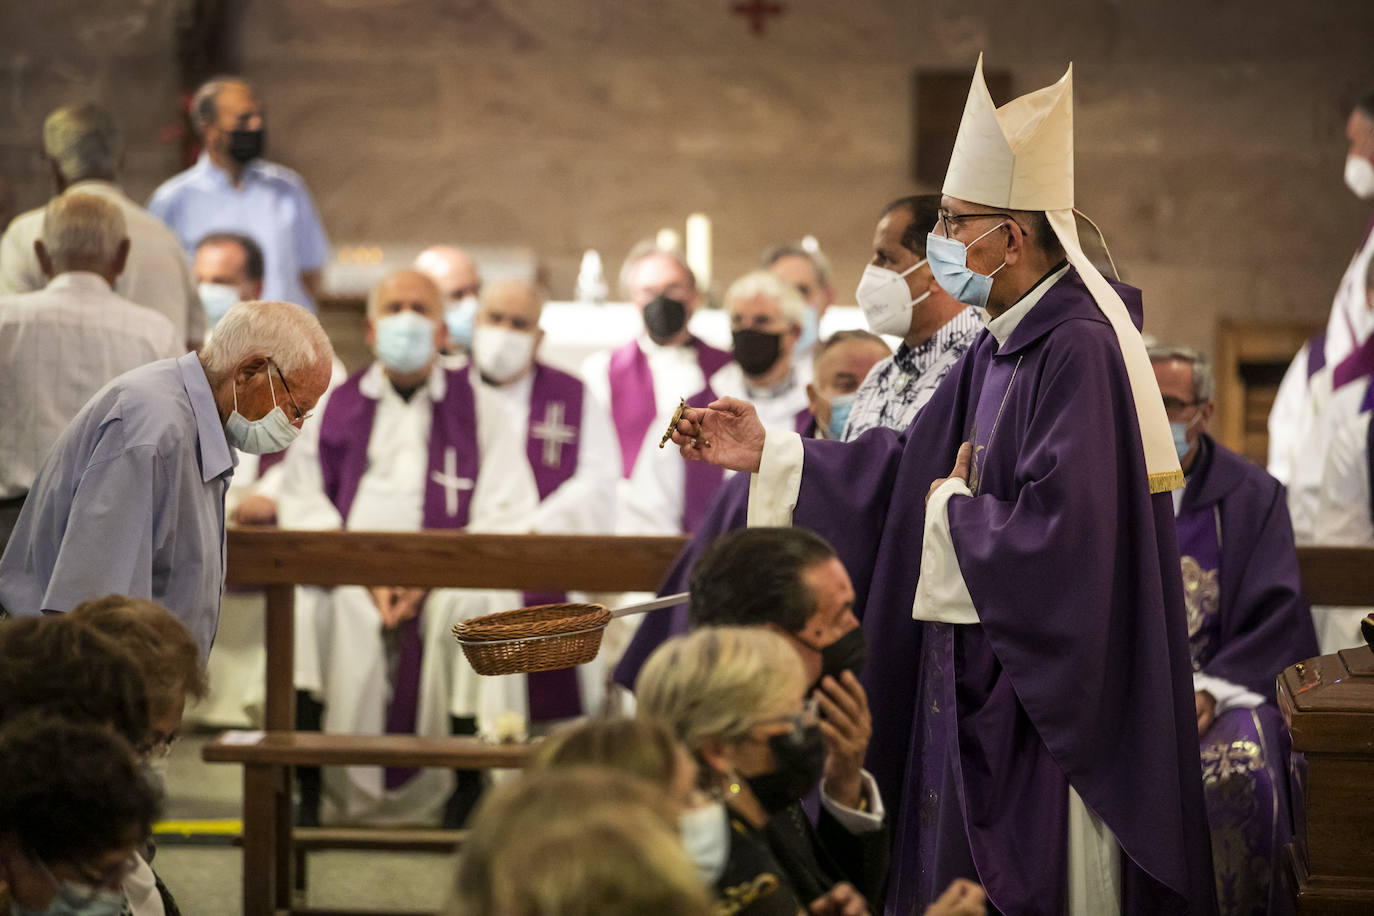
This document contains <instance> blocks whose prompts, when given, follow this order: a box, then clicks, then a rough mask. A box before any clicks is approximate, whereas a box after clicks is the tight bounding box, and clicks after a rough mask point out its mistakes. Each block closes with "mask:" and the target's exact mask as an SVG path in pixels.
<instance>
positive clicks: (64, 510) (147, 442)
mask: <svg viewBox="0 0 1374 916" xmlns="http://www.w3.org/2000/svg"><path fill="white" fill-rule="evenodd" d="M333 355H334V350H333V348H332V347H331V346H330V344H329V338H328V337H327V336H326V335H325V333H324V329H323V328H322V327H320V323H319V322H318V321H317V320H316V319H315V318H314V316H312V315H311V314H310V313H309V312H307V311H306V310H305V309H303V308H301V307H300V306H298V305H292V304H290V303H287V302H245V303H240V304H239V305H237V306H234V307H233V308H231V309H230V310H229V311H228V313H227V314H226V315H225V316H224V320H223V321H221V322H220V326H219V328H218V329H217V332H216V334H215V338H214V340H212V341H211V342H210V343H209V345H207V346H206V347H205V349H204V350H202V351H201V352H200V353H199V354H195V353H188V354H186V355H185V356H182V357H180V358H177V359H164V360H159V361H158V362H154V363H149V364H148V365H146V366H141V367H139V368H137V369H134V370H132V371H130V372H126V373H125V374H124V375H121V376H119V377H118V378H116V379H115V380H114V381H112V382H111V383H110V384H108V385H106V386H105V387H104V388H102V389H101V390H100V391H99V392H97V393H96V394H95V396H94V397H92V398H91V400H90V401H88V402H87V403H86V406H85V407H83V408H82V409H81V412H80V413H78V414H77V415H76V417H75V418H74V419H73V420H72V422H71V424H70V425H69V426H68V427H67V429H66V430H65V431H64V432H63V433H62V435H61V437H60V438H59V439H58V440H57V442H56V444H55V445H54V446H53V448H52V451H51V452H49V454H48V459H47V461H46V462H45V463H44V465H43V468H42V470H41V471H39V473H38V477H37V479H36V480H35V481H34V484H33V488H32V489H31V490H30V491H29V496H28V499H27V501H26V502H25V503H24V510H23V512H22V513H21V514H20V516H19V521H18V523H17V525H16V526H15V531H14V535H13V537H12V539H11V542H10V545H9V549H8V550H6V551H5V556H4V558H3V559H0V604H2V605H3V606H4V607H5V608H6V609H7V610H8V611H9V613H11V614H16V615H32V614H37V613H39V612H40V611H68V610H71V609H72V608H73V607H75V606H76V605H78V604H80V603H81V602H82V601H86V600H88V599H90V598H98V597H100V596H102V595H108V594H110V593H111V592H115V593H119V594H124V595H131V596H134V597H138V598H147V599H150V600H152V601H155V602H157V603H158V604H161V605H163V606H164V607H166V608H168V609H169V610H170V611H171V612H172V613H173V614H175V615H176V616H177V617H178V618H180V620H181V621H182V622H183V623H185V624H186V626H187V627H188V628H189V629H190V630H191V633H192V635H193V636H195V638H196V644H197V645H198V646H199V648H200V653H201V658H202V659H204V658H205V657H206V656H208V655H209V653H210V644H211V643H212V642H213V640H214V636H215V626H216V623H217V622H218V619H219V606H220V592H221V589H222V587H223V585H224V494H225V491H226V490H227V489H228V487H229V480H230V478H231V477H232V475H233V472H234V459H233V452H232V450H231V446H232V447H233V448H238V449H240V450H242V451H245V452H252V453H255V454H260V453H263V452H271V451H277V450H279V449H283V448H285V447H286V446H287V445H289V444H290V443H291V441H292V440H293V439H295V437H296V435H297V433H298V432H299V431H300V426H301V422H302V421H303V420H304V419H305V417H306V415H307V414H308V413H309V412H310V410H311V408H313V407H314V406H315V402H316V401H317V400H318V399H319V397H320V395H321V394H322V393H323V392H324V390H325V386H326V385H327V384H328V383H329V368H330V361H331V359H332V358H333Z"/></svg>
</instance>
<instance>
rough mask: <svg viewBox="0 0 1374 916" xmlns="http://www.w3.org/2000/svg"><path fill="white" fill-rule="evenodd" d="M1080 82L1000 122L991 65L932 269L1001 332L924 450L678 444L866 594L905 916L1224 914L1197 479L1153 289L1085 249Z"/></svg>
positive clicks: (716, 435)
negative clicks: (1152, 350) (805, 534)
mask: <svg viewBox="0 0 1374 916" xmlns="http://www.w3.org/2000/svg"><path fill="white" fill-rule="evenodd" d="M1071 85H1072V84H1071V72H1070V73H1066V74H1065V75H1064V77H1063V78H1062V79H1061V80H1060V81H1059V82H1058V83H1056V84H1054V85H1052V86H1049V87H1046V88H1044V89H1041V90H1038V91H1036V92H1034V93H1031V94H1029V95H1027V96H1024V97H1022V98H1019V99H1015V100H1013V101H1011V102H1009V103H1008V104H1006V105H1004V106H1002V107H1001V108H997V107H996V106H995V105H994V104H993V102H992V98H991V96H990V95H989V93H988V90H987V86H986V84H985V83H984V81H983V76H982V62H981V60H980V61H979V65H978V67H977V69H976V70H975V72H974V79H973V86H972V88H971V90H970V92H969V97H968V102H967V105H966V107H965V109H964V116H963V121H962V123H961V125H960V129H959V133H958V136H957V139H956V141H955V145H954V152H953V155H952V157H951V159H950V165H949V171H948V173H947V174H946V177H945V184H944V189H943V191H944V196H943V198H942V200H941V209H942V213H941V215H940V219H939V221H938V223H937V226H936V228H935V231H933V232H932V233H931V234H930V236H929V237H928V238H927V240H926V253H927V256H928V257H929V258H930V262H931V267H932V272H933V274H934V276H935V280H936V282H937V283H939V284H940V286H941V287H943V288H944V290H945V291H946V292H947V293H949V294H950V295H951V296H952V297H954V298H955V299H957V300H958V301H960V302H963V303H966V304H968V305H979V306H985V307H986V308H987V310H988V314H989V316H990V321H989V324H988V329H987V333H985V334H982V335H980V336H979V338H978V340H977V342H976V343H975V345H974V346H973V348H972V349H971V350H970V351H969V352H968V354H967V355H966V356H965V357H964V359H963V360H962V361H961V362H960V364H959V366H958V368H957V369H956V370H955V371H954V372H952V373H951V374H950V375H948V376H946V378H945V380H944V381H943V382H942V383H941V385H940V387H939V388H938V389H937V390H936V392H935V394H934V395H933V396H932V398H931V400H930V401H929V402H927V404H926V406H925V407H924V408H922V410H921V411H920V412H919V413H918V414H917V416H916V419H915V420H914V421H913V422H912V424H911V426H910V427H908V428H907V430H906V431H905V432H904V433H901V434H898V433H895V432H892V431H890V430H883V429H879V430H874V431H872V432H870V433H869V434H867V435H865V436H863V437H861V438H860V439H858V440H856V441H854V442H847V443H834V442H822V441H815V440H805V441H804V440H802V439H801V438H800V437H798V436H797V435H796V434H795V433H790V432H788V431H785V430H768V431H767V433H766V434H765V431H764V429H763V427H762V426H761V425H760V424H759V423H758V421H757V419H756V417H755V415H754V413H753V411H752V409H751V408H749V406H748V405H747V404H745V403H743V402H740V401H733V400H729V399H725V400H722V401H719V402H717V403H716V404H714V405H712V406H710V407H707V408H704V409H693V410H688V411H686V412H685V414H684V417H683V419H682V421H681V422H680V423H679V425H678V429H677V432H676V433H675V434H674V441H676V442H677V443H678V445H679V447H680V448H681V450H682V452H683V454H684V456H685V457H687V458H689V459H690V460H703V461H709V462H712V463H715V464H720V465H723V466H725V467H731V468H734V469H736V470H747V471H751V472H753V473H754V474H755V475H756V477H755V478H754V480H753V484H754V486H753V487H752V488H751V493H750V497H751V498H750V500H749V522H750V524H752V525H789V524H797V525H801V526H805V527H809V528H812V529H813V530H815V531H817V532H818V533H820V534H821V535H823V536H825V537H826V538H827V539H828V540H830V541H831V543H833V544H834V545H835V547H836V549H837V553H838V555H839V557H840V559H841V561H842V562H843V563H844V565H845V567H846V568H847V569H848V570H849V572H850V575H851V576H852V577H853V579H854V581H856V582H866V583H867V590H866V591H867V594H866V597H865V599H864V602H863V605H862V607H861V609H860V612H859V614H858V616H859V617H860V619H861V620H862V622H863V627H864V631H865V634H866V635H867V637H868V644H869V646H870V647H871V651H870V652H869V654H868V655H869V657H868V659H867V661H866V663H865V667H864V677H863V682H864V686H865V688H866V689H867V692H868V695H869V696H870V697H871V698H873V740H872V742H871V744H870V749H869V753H868V757H867V764H866V765H867V768H868V769H869V770H870V771H872V773H873V775H874V776H875V778H876V779H877V781H878V785H879V786H880V788H881V789H882V792H883V797H884V800H885V801H886V802H887V803H888V805H889V807H890V808H895V809H896V815H895V817H894V820H893V830H894V834H895V839H894V847H893V855H894V859H895V865H894V868H893V871H892V875H893V884H892V886H891V887H890V888H889V891H888V905H889V907H891V908H892V909H891V911H893V912H911V911H912V909H913V907H915V906H917V905H926V904H929V903H931V902H932V901H933V900H934V899H935V897H936V896H937V895H938V893H939V891H940V890H941V889H942V888H943V887H945V886H946V885H947V884H949V883H950V881H952V880H954V879H956V878H967V879H971V880H975V881H977V882H979V883H980V884H982V885H983V886H984V887H985V889H986V891H987V897H988V902H989V904H990V905H991V906H992V907H995V908H996V909H997V910H998V911H999V912H1037V913H1039V912H1043V913H1062V912H1075V913H1077V912H1084V913H1101V914H1113V913H1147V912H1148V913H1179V914H1181V913H1207V912H1213V911H1214V910H1215V906H1216V903H1215V896H1216V894H1215V890H1214V887H1213V884H1212V869H1211V852H1210V849H1209V844H1208V837H1207V820H1206V814H1205V811H1204V803H1203V795H1202V780H1201V776H1200V773H1201V763H1200V759H1199V755H1198V747H1197V726H1196V723H1195V718H1194V704H1193V703H1192V702H1191V700H1192V699H1193V684H1192V665H1191V660H1190V658H1189V653H1188V630H1187V621H1186V617H1185V613H1184V607H1183V589H1182V584H1181V581H1180V576H1179V569H1178V560H1177V557H1178V552H1177V551H1178V546H1177V542H1176V540H1175V537H1174V525H1173V517H1172V516H1173V505H1172V501H1171V499H1170V497H1169V496H1168V493H1169V491H1171V490H1173V489H1176V488H1177V487H1179V486H1180V485H1182V483H1183V472H1182V471H1181V470H1180V468H1179V461H1178V455H1177V453H1176V452H1175V450H1174V447H1173V441H1172V437H1171V435H1170V432H1169V424H1168V420H1167V418H1166V416H1165V412H1164V407H1163V404H1162V403H1161V400H1160V394H1159V387H1158V385H1157V384H1156V382H1155V378H1154V373H1153V372H1152V371H1151V368H1150V361H1149V358H1148V356H1147V355H1146V352H1145V347H1144V344H1143V343H1142V342H1141V339H1140V334H1139V332H1138V330H1137V327H1138V325H1139V322H1140V320H1141V318H1142V316H1141V312H1140V298H1139V292H1138V291H1137V290H1133V289H1131V288H1130V287H1126V286H1124V285H1119V284H1118V285H1113V284H1110V283H1108V281H1107V280H1106V279H1104V278H1103V277H1102V275H1101V274H1100V273H1099V272H1098V271H1097V269H1096V268H1094V267H1093V265H1092V263H1091V262H1090V261H1089V260H1088V258H1087V257H1086V255H1084V253H1083V251H1082V248H1081V247H1080V245H1079V242H1078V236H1077V231H1076V228H1075V224H1074V214H1073V202H1074V200H1073V199H1074V184H1073V126H1072V125H1073V114H1072V94H1071ZM1128 305H1129V306H1130V308H1128ZM951 466H952V467H953V470H951ZM1142 799H1149V804H1148V805H1142V803H1141V800H1142Z"/></svg>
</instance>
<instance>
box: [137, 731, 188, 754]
mask: <svg viewBox="0 0 1374 916" xmlns="http://www.w3.org/2000/svg"><path fill="white" fill-rule="evenodd" d="M180 737H181V736H180V735H179V734H177V733H176V732H172V733H171V734H170V735H165V734H163V733H162V732H160V731H156V730H154V731H153V732H152V734H150V735H149V736H148V737H147V738H145V739H144V740H143V741H140V742H139V743H138V745H137V746H136V747H135V748H134V750H136V751H138V754H139V756H140V757H148V758H155V759H159V760H160V759H162V758H163V757H166V756H168V755H169V754H171V753H172V745H174V744H176V743H177V739H179V738H180Z"/></svg>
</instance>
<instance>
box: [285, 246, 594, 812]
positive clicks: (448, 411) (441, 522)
mask: <svg viewBox="0 0 1374 916" xmlns="http://www.w3.org/2000/svg"><path fill="white" fill-rule="evenodd" d="M542 304H543V303H542V300H541V299H540V297H539V296H538V295H537V293H535V292H534V291H533V289H532V288H531V287H529V286H528V285H527V284H506V285H502V286H498V287H495V288H493V289H492V290H490V291H489V292H488V295H487V298H486V302H485V304H484V306H483V308H482V310H481V311H480V312H479V314H478V318H477V325H476V330H475V335H474V341H473V344H474V350H473V362H472V363H471V364H469V365H467V366H465V367H463V368H462V369H457V370H453V369H444V368H443V367H442V366H440V365H439V363H438V352H439V348H440V346H441V345H442V344H443V342H444V340H445V337H446V331H445V328H444V325H443V322H442V318H441V313H442V304H441V302H440V296H439V291H438V289H437V288H436V287H435V286H434V284H433V283H432V282H431V281H430V280H429V279H428V278H427V277H425V276H424V275H423V274H421V273H419V272H417V271H413V270H403V271H398V272H396V273H393V274H391V275H390V276H388V277H387V278H386V279H384V280H383V281H382V283H381V284H379V285H378V287H377V288H376V289H375V290H373V293H372V295H371V297H370V298H369V302H368V315H369V318H368V331H367V340H368V343H369V344H370V345H371V346H372V348H373V350H374V351H375V352H376V354H377V356H378V361H377V362H375V363H373V364H372V365H371V366H369V367H368V368H366V369H364V370H363V371H361V372H359V373H357V374H355V375H353V376H352V377H351V378H349V380H348V381H346V382H345V383H344V384H342V385H341V386H339V387H338V388H337V389H335V390H334V391H333V392H331V393H330V394H329V395H327V396H326V400H325V403H324V406H323V407H322V409H321V411H320V414H321V422H320V423H319V424H315V425H312V427H310V428H308V429H307V430H306V431H305V435H304V436H302V437H301V440H300V445H299V447H297V448H293V449H292V450H291V452H290V454H289V455H288V456H287V460H286V481H285V484H284V486H283V490H282V493H281V497H280V500H279V502H278V517H279V519H280V522H281V524H282V525H283V527H293V528H314V529H329V528H355V529H356V528H363V529H370V530H383V531H388V530H389V531H415V530H419V529H421V528H425V529H434V528H439V529H466V530H470V531H485V532H505V533H527V532H540V533H544V532H563V533H573V532H581V533H594V532H608V531H610V530H611V526H612V524H613V513H614V505H615V503H614V487H615V481H616V479H617V475H616V453H615V444H614V442H615V440H614V436H613V434H612V432H611V424H610V420H609V417H608V416H607V414H606V411H605V408H604V407H602V406H601V405H600V403H599V402H598V401H597V400H596V398H595V397H594V396H592V395H589V394H588V393H587V392H586V390H585V387H584V386H583V385H582V383H581V382H579V381H578V380H577V379H575V378H574V377H572V376H570V375H567V374H566V373H562V372H559V371H558V370H555V369H552V368H550V367H548V366H544V365H542V364H540V363H538V362H536V361H535V354H536V352H537V350H538V346H539V342H540V339H541V337H542V332H541V331H539V329H538V323H539V312H540V309H541V308H542ZM398 575H399V572H398ZM549 600H561V599H554V598H552V597H550V599H549ZM528 603H532V601H531V596H522V595H520V594H518V593H511V592H496V593H492V592H471V591H455V590H440V591H435V592H431V593H426V592H425V591H423V590H420V589H408V588H376V589H372V590H371V592H370V593H369V591H368V590H367V589H363V588H338V589H334V590H332V591H331V592H328V593H325V592H321V591H319V590H310V591H306V592H305V593H304V594H302V595H301V597H300V599H299V600H298V603H297V609H298V610H297V648H296V666H297V668H296V683H297V689H298V691H302V692H304V693H305V694H307V695H305V696H301V695H300V694H298V708H299V709H301V710H303V717H307V718H308V716H310V715H311V711H312V709H313V710H315V712H314V715H317V716H321V719H322V721H321V723H320V724H322V726H323V728H324V729H325V730H326V731H332V732H345V733H364V734H367V733H373V734H375V733H380V732H406V731H409V732H412V733H418V734H428V735H442V734H448V733H450V732H451V731H454V730H459V731H461V730H465V729H470V728H471V727H473V726H477V727H481V726H483V725H485V724H487V720H493V721H494V719H495V718H497V717H499V716H500V715H501V714H503V713H506V712H516V713H518V714H520V715H521V717H522V718H528V719H530V720H538V719H539V718H541V717H546V718H565V717H566V716H567V715H570V714H576V711H577V710H573V711H572V712H567V711H564V710H561V709H560V710H558V714H556V715H552V716H544V711H543V709H542V708H539V707H540V706H541V704H544V703H545V701H547V699H548V698H547V697H546V696H542V695H541V696H537V695H536V694H537V693H538V689H537V688H538V687H539V683H538V682H540V681H542V680H544V679H543V678H536V677H533V676H531V678H530V679H529V684H528V688H529V692H528V696H527V695H526V692H525V691H526V682H525V679H524V678H514V679H513V678H500V679H495V678H487V679H483V681H482V683H481V684H480V688H479V685H478V684H477V683H476V682H475V676H474V675H471V672H470V669H467V668H466V663H465V662H464V661H462V659H461V653H460V652H459V651H458V646H457V645H456V644H455V643H454V641H453V638H452V636H451V635H449V628H450V627H451V625H452V623H453V622H454V621H455V620H456V619H461V618H464V617H469V616H473V615H476V614H484V613H488V612H492V611H500V610H508V609H510V608H513V607H520V606H522V605H524V604H528ZM465 672H466V675H465V674H464V673H465ZM563 674H567V675H571V679H570V680H569V683H567V684H562V683H561V681H562V680H567V679H566V678H562V677H560V675H563ZM554 675H555V677H554V680H558V681H560V684H559V685H557V686H558V688H559V691H560V694H559V697H558V699H563V698H566V697H568V696H571V697H572V698H573V699H574V700H575V699H576V698H577V697H578V694H579V693H580V694H581V701H582V702H581V707H582V708H594V706H595V704H596V702H597V701H598V699H599V691H600V687H601V679H600V673H599V668H597V667H596V666H595V665H592V666H586V668H584V669H583V670H581V671H579V672H575V673H574V672H555V673H554ZM387 685H390V689H389V690H388V689H387ZM388 694H389V696H388ZM553 705H557V704H553ZM321 706H322V707H323V709H322V713H321V712H320V708H321ZM455 720H458V721H455ZM305 724H310V723H309V722H308V721H306V722H305ZM307 776H308V774H307ZM452 783H453V777H452V775H451V774H450V773H445V772H440V771H433V770H430V771H425V772H421V773H414V772H395V771H389V772H388V773H386V774H383V773H381V772H380V771H379V770H378V769H377V768H360V767H355V768H352V769H351V770H350V771H349V772H348V773H347V774H343V773H339V774H328V778H327V782H326V785H327V787H328V789H329V797H330V800H331V802H335V803H337V807H338V810H339V815H340V816H341V817H342V818H343V819H348V820H369V821H374V822H376V821H389V822H409V823H415V822H431V823H432V822H433V821H434V820H436V819H437V817H438V813H439V812H438V809H439V807H440V806H441V805H442V803H443V801H444V797H445V795H446V794H447V793H448V791H449V789H450V787H451V786H452ZM464 788H466V789H471V788H472V786H471V785H468V786H465V787H464ZM303 790H305V792H309V791H311V790H310V789H309V787H308V786H305V785H303ZM467 801H468V802H469V803H470V801H471V798H470V797H469V798H468V799H467ZM308 802H309V800H308V799H306V800H304V801H303V808H304V807H306V805H307V804H308ZM453 813H454V814H455V819H457V820H461V817H462V815H464V814H465V813H466V812H465V811H458V812H453Z"/></svg>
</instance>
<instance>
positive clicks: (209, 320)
mask: <svg viewBox="0 0 1374 916" xmlns="http://www.w3.org/2000/svg"><path fill="white" fill-rule="evenodd" d="M198 291H199V292H200V304H201V305H203V306H205V326H206V328H207V329H208V328H213V327H214V326H215V325H217V324H219V320H220V319H221V318H223V317H224V313H225V312H227V311H229V309H230V307H232V306H233V305H234V303H236V302H238V301H239V291H238V287H235V286H230V285H229V284H227V283H202V284H200V286H199V287H198Z"/></svg>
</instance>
